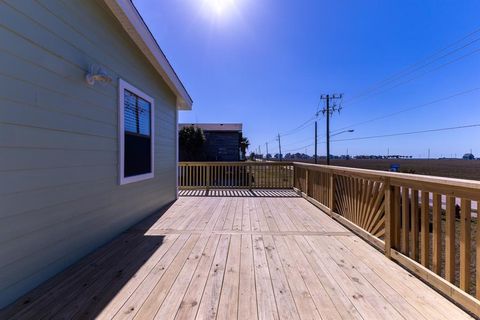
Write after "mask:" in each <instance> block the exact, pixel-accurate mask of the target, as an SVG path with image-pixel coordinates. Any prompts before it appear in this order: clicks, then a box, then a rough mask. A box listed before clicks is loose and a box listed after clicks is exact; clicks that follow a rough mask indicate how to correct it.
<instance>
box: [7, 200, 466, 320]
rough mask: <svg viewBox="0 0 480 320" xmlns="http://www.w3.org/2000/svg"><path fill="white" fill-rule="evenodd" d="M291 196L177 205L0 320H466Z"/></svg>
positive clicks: (433, 293)
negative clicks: (88, 319)
mask: <svg viewBox="0 0 480 320" xmlns="http://www.w3.org/2000/svg"><path fill="white" fill-rule="evenodd" d="M284 192H285V191H282V192H280V193H275V192H273V193H271V192H268V193H263V194H261V193H260V194H248V193H245V194H232V195H233V196H228V194H223V196H222V195H221V194H220V195H217V196H208V197H207V196H201V194H192V196H182V197H180V198H179V200H178V201H176V202H175V203H174V204H173V205H172V206H171V207H169V208H168V209H166V211H164V212H163V213H162V214H160V213H159V214H158V215H156V216H154V217H151V218H150V219H147V220H146V221H144V222H142V223H141V224H139V225H137V226H136V227H134V228H132V229H131V230H129V231H128V232H126V233H124V234H122V235H121V236H119V237H118V238H117V239H115V240H114V241H112V242H111V243H110V244H108V245H106V246H104V247H102V248H100V249H99V250H97V251H96V252H94V253H93V254H91V255H90V256H88V257H87V258H85V259H83V260H82V261H80V262H79V263H78V264H76V265H75V266H73V267H72V268H70V269H68V270H66V271H65V272H63V273H61V274H60V275H58V276H56V277H55V278H53V279H52V280H50V281H48V282H47V283H45V284H44V285H42V286H41V287H39V288H37V289H35V290H33V291H32V292H30V293H29V294H27V295H26V296H25V297H23V298H21V299H20V300H19V301H18V302H16V303H15V304H14V305H12V306H11V307H10V308H8V309H7V310H4V311H3V312H0V318H2V319H4V318H9V319H10V318H12V319H44V318H45V319H57V318H58V319H75V318H82V319H85V318H101V319H162V320H164V319H222V320H223V319H446V320H447V319H467V318H469V316H468V315H467V314H466V313H464V312H463V311H462V310H461V309H459V308H458V307H456V306H455V305H454V304H452V303H451V302H449V301H448V300H447V299H445V298H444V297H443V296H441V295H439V294H438V293H437V292H436V291H434V290H432V289H431V288H430V287H428V286H427V285H425V284H424V283H423V282H421V281H420V280H418V279H417V278H415V277H414V276H412V275H411V274H410V273H409V272H407V271H405V270H404V269H403V268H401V267H400V266H398V265H397V264H395V263H394V262H392V261H390V260H388V259H387V258H386V257H385V256H384V255H383V254H382V253H380V252H378V251H376V250H375V249H374V248H373V247H371V246H370V245H368V244H367V243H365V242H364V241H363V240H361V239H360V238H359V237H357V236H355V235H354V234H352V233H351V232H350V231H348V230H347V229H345V228H344V227H343V226H341V225H340V224H338V223H337V222H335V221H334V220H332V219H331V218H330V217H329V216H327V215H326V214H324V213H322V212H321V211H320V210H318V209H317V208H316V207H314V206H313V205H311V204H310V203H309V202H307V201H306V200H304V199H303V198H299V197H294V195H293V194H286V193H284ZM213 195H215V194H213ZM259 195H263V196H259Z"/></svg>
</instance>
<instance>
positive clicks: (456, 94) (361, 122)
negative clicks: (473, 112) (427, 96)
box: [332, 87, 480, 132]
mask: <svg viewBox="0 0 480 320" xmlns="http://www.w3.org/2000/svg"><path fill="white" fill-rule="evenodd" d="M478 90H480V87H477V88H472V89H469V90H465V91H460V92H457V93H454V94H452V95H449V96H446V97H443V98H439V99H435V100H432V101H429V102H426V103H422V104H419V105H416V106H413V107H410V108H406V109H402V110H399V111H395V112H392V113H388V114H385V115H382V116H378V117H375V118H371V119H368V120H365V121H360V122H357V123H353V124H351V125H348V126H345V127H341V128H339V129H335V130H333V131H332V132H337V131H341V130H344V129H348V128H353V127H357V126H360V125H363V124H367V123H371V122H375V121H378V120H383V119H386V118H389V117H393V116H396V115H399V114H401V113H405V112H408V111H412V110H416V109H420V108H423V107H426V106H429V105H432V104H436V103H439V102H443V101H446V100H450V99H453V98H456V97H458V96H462V95H466V94H469V93H472V92H475V91H478Z"/></svg>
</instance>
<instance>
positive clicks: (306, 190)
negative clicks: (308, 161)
mask: <svg viewBox="0 0 480 320" xmlns="http://www.w3.org/2000/svg"><path fill="white" fill-rule="evenodd" d="M309 172H310V170H308V169H305V194H306V195H307V196H308V185H309V181H308V176H309Z"/></svg>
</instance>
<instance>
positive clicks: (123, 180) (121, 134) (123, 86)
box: [118, 79, 155, 185]
mask: <svg viewBox="0 0 480 320" xmlns="http://www.w3.org/2000/svg"><path fill="white" fill-rule="evenodd" d="M125 90H128V91H130V92H132V93H134V94H136V95H137V96H139V97H141V98H142V99H145V100H146V101H148V102H149V103H150V122H151V123H150V134H151V139H150V144H151V149H150V150H151V156H150V161H151V171H150V172H149V173H145V174H140V175H137V176H132V177H125V123H124V121H125V119H124V108H125V105H124V102H125V101H124V100H125V94H124V91H125ZM118 124H119V125H118V141H119V144H120V145H119V150H120V152H119V158H120V159H119V164H120V165H119V177H120V179H119V183H120V185H124V184H128V183H133V182H138V181H143V180H146V179H152V178H153V177H154V172H155V167H154V158H155V150H154V145H155V143H154V142H155V130H154V128H155V125H154V124H155V103H154V100H153V98H152V97H150V96H149V95H147V94H146V93H145V92H143V91H141V90H140V89H138V88H136V87H134V86H132V85H131V84H130V83H128V82H126V81H125V80H122V79H119V81H118Z"/></svg>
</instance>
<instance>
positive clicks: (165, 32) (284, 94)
mask: <svg viewBox="0 0 480 320" xmlns="http://www.w3.org/2000/svg"><path fill="white" fill-rule="evenodd" d="M134 3H135V5H136V6H137V8H138V10H139V11H140V13H141V14H142V16H143V18H144V19H145V21H146V23H147V24H148V26H149V27H150V29H151V31H152V33H153V34H154V36H155V37H156V39H157V41H158V43H159V44H160V46H161V47H162V50H163V51H164V52H165V54H166V55H167V57H168V59H169V61H170V62H171V64H172V65H173V67H174V68H175V70H176V71H177V73H178V74H179V76H180V78H181V79H182V81H183V83H184V84H185V86H186V88H187V89H188V91H189V93H190V94H191V96H192V98H193V100H194V108H193V111H190V112H181V114H180V121H181V122H223V123H228V122H242V123H243V125H244V134H245V135H246V136H247V137H248V138H249V139H250V142H251V144H252V145H251V150H253V149H256V148H258V146H259V145H261V148H262V151H263V152H264V151H265V142H267V141H268V142H269V151H270V153H275V152H277V151H278V143H277V142H276V141H275V140H274V138H275V135H276V134H277V133H280V134H282V133H286V132H289V131H291V130H292V129H294V128H296V127H298V126H299V125H300V124H302V123H304V122H305V121H306V120H308V119H310V118H311V117H312V116H313V115H314V114H315V112H316V110H317V108H318V106H319V96H320V94H321V93H338V92H341V93H343V94H344V99H343V110H342V112H341V113H340V114H339V115H338V114H335V115H334V116H333V118H332V124H331V128H332V131H333V130H335V129H338V128H342V127H345V126H348V125H350V124H354V123H358V122H362V121H364V120H369V119H372V118H375V117H378V116H382V115H385V114H389V113H392V112H396V111H399V110H403V109H406V108H411V107H415V106H418V105H421V104H424V103H428V102H431V101H433V100H437V99H442V98H445V97H448V96H451V95H454V94H457V93H460V92H465V91H467V90H470V89H476V88H477V90H473V91H471V92H469V93H468V94H462V95H459V96H457V97H454V98H451V99H448V100H444V101H442V102H439V103H435V104H431V105H428V106H424V107H422V108H417V109H415V110H412V111H409V112H405V113H401V114H399V115H396V116H393V117H388V118H385V119H382V120H379V121H374V122H371V123H368V124H364V125H359V126H355V127H352V129H354V130H355V132H353V133H344V134H342V135H339V136H338V137H335V138H336V139H346V138H356V137H365V136H372V135H383V134H390V133H397V132H408V131H417V130H425V129H435V128H443V127H454V126H460V125H467V124H479V123H480V105H479V101H480V89H478V88H479V87H480V51H475V50H479V49H480V40H476V39H479V38H480V31H479V32H477V33H475V34H472V35H471V36H470V37H468V38H466V39H464V40H463V41H461V42H458V43H457V44H456V45H455V46H454V47H451V48H450V49H449V50H454V49H457V51H455V52H454V53H452V54H449V55H448V56H446V57H444V58H442V59H439V60H438V61H434V62H432V63H431V64H429V65H427V66H426V67H424V68H422V69H420V70H418V71H417V72H414V73H411V74H409V75H408V76H405V77H402V78H399V79H396V80H395V81H394V82H392V83H391V84H390V85H387V86H386V87H384V88H380V89H378V90H377V91H373V93H372V95H371V96H368V97H366V98H363V99H358V98H357V99H354V98H355V97H356V96H358V95H359V94H361V93H362V92H365V90H369V88H372V87H373V88H377V87H378V86H375V84H378V83H379V81H382V80H384V79H386V78H388V77H389V76H391V75H392V74H396V73H397V72H399V71H402V70H404V69H405V68H407V67H409V66H411V65H413V64H415V63H417V62H418V61H421V60H423V59H425V58H428V57H429V56H430V55H431V54H432V53H435V52H438V51H439V50H440V49H442V48H444V47H445V46H447V45H449V44H452V43H455V41H457V40H459V39H462V38H463V37H464V36H466V35H468V34H470V33H472V32H473V31H475V30H477V29H479V28H480V1H477V0H472V1H470V0H462V1H440V0H436V1H434V0H422V1H414V0H406V1H400V0H398V1H385V0H378V1H318V0H308V1H307V0H305V1H284V0H261V1H260V0H162V1H158V0H135V1H134ZM469 43H470V44H469ZM467 44H468V45H467ZM463 46H465V47H464V48H462V47H463ZM449 50H446V51H443V52H441V53H439V54H438V56H441V55H442V54H445V53H447V52H448V51H449ZM465 55H467V56H465ZM463 56H465V57H463ZM428 61H431V60H428ZM452 61H454V62H452ZM445 64H446V65H445ZM405 82H406V83H405ZM392 86H394V88H391V89H390V87H392ZM320 106H322V105H320ZM318 120H319V136H320V137H319V141H320V142H321V141H323V139H324V138H323V136H324V131H325V119H324V117H323V116H320V117H319V119H318ZM479 137H480V128H478V127H477V128H471V129H464V130H456V131H445V132H434V133H425V134H418V135H408V136H399V137H390V138H380V139H368V140H357V141H337V142H333V143H332V153H333V154H345V153H346V152H347V149H348V151H349V153H350V154H386V153H387V149H389V152H390V154H404V155H413V156H415V157H418V156H426V154H427V150H428V149H429V148H430V150H431V155H432V156H435V157H437V156H441V155H443V156H450V155H454V154H457V155H458V156H460V155H461V154H463V153H465V152H467V151H469V150H470V149H473V152H474V153H475V154H477V155H479V156H480V139H479ZM332 139H333V138H332ZM312 143H313V123H309V124H308V125H307V126H306V127H305V128H304V129H303V130H298V131H295V133H294V134H291V135H287V136H283V137H282V148H283V151H284V153H286V152H288V151H292V152H305V150H306V151H307V152H308V153H312V152H313V146H308V145H310V144H312ZM304 146H308V147H304ZM319 153H320V154H325V145H324V144H322V143H320V144H319Z"/></svg>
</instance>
